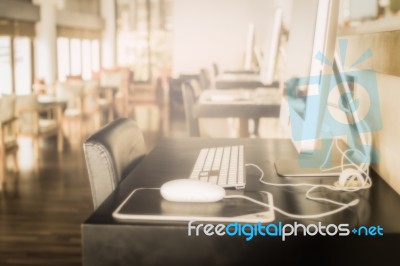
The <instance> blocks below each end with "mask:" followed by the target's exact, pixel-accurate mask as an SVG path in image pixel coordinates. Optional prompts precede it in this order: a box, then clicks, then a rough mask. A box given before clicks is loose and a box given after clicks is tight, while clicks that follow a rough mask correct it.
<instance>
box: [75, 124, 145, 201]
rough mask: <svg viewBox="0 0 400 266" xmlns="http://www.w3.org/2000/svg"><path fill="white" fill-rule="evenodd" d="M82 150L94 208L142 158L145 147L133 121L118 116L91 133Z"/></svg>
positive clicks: (140, 133)
mask: <svg viewBox="0 0 400 266" xmlns="http://www.w3.org/2000/svg"><path fill="white" fill-rule="evenodd" d="M83 151H84V153H85V160H86V166H87V169H88V173H89V180H90V188H91V191H92V199H93V205H94V208H95V209H96V208H97V207H98V206H99V205H100V204H101V203H102V202H103V201H104V200H105V199H106V198H107V197H108V195H110V194H111V192H112V191H113V190H114V189H115V188H116V187H117V185H118V183H119V182H120V181H121V180H122V179H124V178H125V177H126V176H127V175H128V174H129V173H130V172H131V171H132V170H133V169H134V168H135V167H136V165H137V164H138V163H139V162H140V161H141V159H142V158H143V157H144V156H145V154H146V147H145V143H144V139H143V135H142V132H141V131H140V129H139V127H138V126H137V124H136V122H135V121H134V120H132V119H129V118H120V119H117V120H115V121H113V122H111V123H110V124H108V125H106V126H105V127H103V128H102V129H100V130H99V131H97V132H96V133H94V134H93V135H91V136H90V137H89V138H88V139H87V140H86V141H85V142H84V144H83Z"/></svg>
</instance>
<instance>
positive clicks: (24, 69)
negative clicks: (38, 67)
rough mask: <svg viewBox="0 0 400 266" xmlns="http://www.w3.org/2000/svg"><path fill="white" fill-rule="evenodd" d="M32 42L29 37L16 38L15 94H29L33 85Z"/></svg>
mask: <svg viewBox="0 0 400 266" xmlns="http://www.w3.org/2000/svg"><path fill="white" fill-rule="evenodd" d="M31 68H32V57H31V42H30V39H29V38H28V37H18V38H14V75H15V93H16V94H19V95H21V94H29V93H31V85H32V70H31Z"/></svg>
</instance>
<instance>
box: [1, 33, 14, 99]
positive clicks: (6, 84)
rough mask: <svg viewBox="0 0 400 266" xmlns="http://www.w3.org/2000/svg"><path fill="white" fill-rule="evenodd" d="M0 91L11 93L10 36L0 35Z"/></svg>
mask: <svg viewBox="0 0 400 266" xmlns="http://www.w3.org/2000/svg"><path fill="white" fill-rule="evenodd" d="M0 93H5V94H10V93H12V71H11V37H9V36H0Z"/></svg>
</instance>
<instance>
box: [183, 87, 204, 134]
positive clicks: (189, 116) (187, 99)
mask: <svg viewBox="0 0 400 266" xmlns="http://www.w3.org/2000/svg"><path fill="white" fill-rule="evenodd" d="M182 96H183V105H184V108H185V117H186V127H187V130H188V132H189V136H190V137H199V136H200V131H199V124H198V119H197V118H195V117H194V116H193V105H194V104H195V102H196V96H195V92H194V89H193V87H192V85H191V84H190V82H188V81H185V82H183V84H182Z"/></svg>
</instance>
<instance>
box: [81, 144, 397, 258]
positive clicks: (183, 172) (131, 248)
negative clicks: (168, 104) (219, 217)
mask: <svg viewBox="0 0 400 266" xmlns="http://www.w3.org/2000/svg"><path fill="white" fill-rule="evenodd" d="M233 144H243V145H244V147H245V152H246V163H255V164H257V165H259V166H260V167H261V168H262V169H263V170H264V171H265V180H268V181H270V182H279V183H288V182H299V180H296V179H295V178H293V179H288V178H282V177H279V176H277V174H276V172H275V169H274V166H273V162H274V161H275V160H276V159H278V158H295V157H296V152H295V150H294V148H293V146H292V144H291V142H290V141H289V140H277V139H270V140H263V139H201V138H192V139H175V140H174V139H166V140H163V141H161V142H160V143H159V144H158V145H157V146H156V147H155V149H154V150H153V151H152V152H150V153H149V154H148V155H147V157H146V158H145V159H144V160H143V161H142V162H141V163H140V164H139V165H138V167H137V168H136V169H135V170H134V171H132V172H131V173H130V174H129V175H128V177H127V178H126V179H124V180H123V181H122V182H121V184H120V185H119V186H118V187H117V189H116V190H115V191H114V192H113V193H112V194H111V195H110V196H109V197H108V198H107V199H106V201H105V202H104V203H103V204H102V205H101V206H100V207H99V208H98V209H97V210H96V211H95V212H94V213H93V214H92V215H91V216H90V217H89V218H88V219H87V220H86V221H85V223H84V224H83V225H82V239H83V261H84V265H96V266H99V265H269V264H271V263H273V264H277V263H279V264H283V263H296V264H298V262H299V261H303V262H304V263H310V262H317V263H318V264H322V265H323V264H330V265H341V264H343V262H344V261H345V262H346V263H347V264H348V263H351V262H356V263H357V265H360V264H362V263H367V262H368V264H371V263H378V262H380V263H382V258H384V259H387V258H395V257H396V258H397V259H398V257H397V253H398V250H397V249H398V243H397V242H395V241H398V240H399V237H398V235H397V234H398V233H400V212H399V211H398V210H399V207H400V196H399V195H398V194H397V193H396V192H395V191H394V190H393V189H391V188H390V187H389V186H388V185H387V184H386V183H385V182H384V181H383V180H382V179H381V178H379V177H378V176H376V175H373V186H372V188H371V189H370V190H368V191H363V192H358V193H345V192H342V193H340V192H335V193H334V192H324V193H322V192H321V194H322V195H321V196H325V197H331V198H333V199H336V200H339V201H344V202H347V201H350V200H351V199H354V198H356V197H357V198H359V199H360V204H359V205H357V206H355V207H352V208H351V209H347V210H345V211H343V212H340V213H338V214H335V215H332V216H329V217H326V218H323V219H315V220H298V221H299V222H303V223H305V224H310V223H314V224H317V223H318V222H319V221H321V222H322V223H335V224H339V223H348V224H349V225H350V227H352V226H359V225H365V226H369V225H380V226H381V227H383V228H384V234H385V235H384V236H381V237H366V236H365V237H359V236H347V237H291V238H290V239H287V240H286V241H282V240H281V239H280V238H279V237H261V236H259V237H255V238H254V239H253V240H251V241H246V240H245V238H244V237H243V236H242V237H229V236H223V237H217V236H215V237H213V236H211V237H206V236H204V235H201V236H197V237H196V236H188V235H187V224H180V225H179V224H167V223H158V224H146V223H141V224H132V223H121V222H117V221H115V220H114V219H113V218H112V212H113V211H114V210H115V208H116V207H117V206H118V205H119V204H120V203H121V202H122V201H123V200H124V199H125V198H126V197H127V196H128V194H129V193H130V192H131V191H132V190H133V189H135V188H139V187H160V186H161V185H162V184H163V183H164V182H166V181H168V180H171V179H176V178H185V177H187V176H188V175H189V173H190V172H191V169H192V166H193V164H194V162H195V160H196V158H197V155H198V152H199V150H200V149H201V148H203V147H212V146H222V145H233ZM258 177H259V172H258V171H257V170H256V169H254V168H252V167H249V168H248V169H247V186H246V189H247V190H253V191H259V190H267V191H269V192H271V193H272V194H273V196H274V203H275V206H277V207H279V208H282V209H284V210H286V211H288V212H292V213H299V214H311V213H319V212H325V211H328V210H330V209H334V208H336V207H335V206H331V205H330V204H323V203H317V202H313V201H310V200H307V199H305V190H306V189H305V188H294V189H292V188H291V189H289V188H277V187H270V186H267V185H263V184H261V183H259V181H258ZM300 180H301V181H300V182H303V181H307V182H316V183H332V182H333V180H334V179H333V178H323V179H319V178H310V179H305V178H301V179H300ZM279 221H282V222H283V223H292V222H293V220H292V219H289V218H287V217H285V216H282V215H280V214H279V213H276V218H275V221H274V223H278V222H279ZM382 256H384V257H382ZM345 258H346V259H345ZM392 261H393V260H392ZM384 262H385V264H387V263H389V262H390V260H384ZM397 263H398V261H396V265H397ZM364 265H365V264H364Z"/></svg>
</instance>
